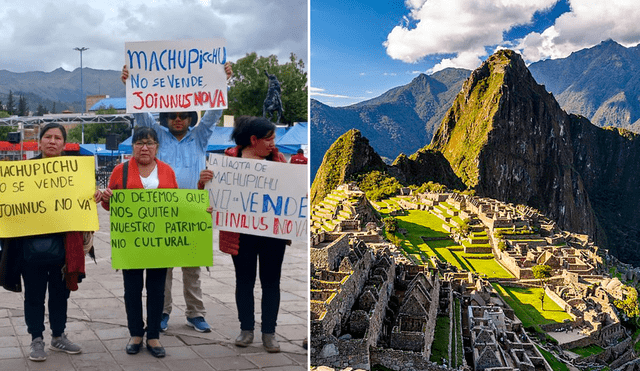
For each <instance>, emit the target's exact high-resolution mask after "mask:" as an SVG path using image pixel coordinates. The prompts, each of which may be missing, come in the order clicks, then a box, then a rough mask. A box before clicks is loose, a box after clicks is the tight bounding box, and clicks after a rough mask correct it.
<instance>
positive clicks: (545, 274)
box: [531, 264, 552, 287]
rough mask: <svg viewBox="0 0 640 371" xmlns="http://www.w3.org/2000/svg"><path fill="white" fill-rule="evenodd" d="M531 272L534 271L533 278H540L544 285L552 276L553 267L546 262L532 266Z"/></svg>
mask: <svg viewBox="0 0 640 371" xmlns="http://www.w3.org/2000/svg"><path fill="white" fill-rule="evenodd" d="M531 272H533V278H535V279H537V280H540V284H541V285H542V286H543V287H544V286H546V284H547V282H549V278H551V272H552V269H551V267H550V266H548V265H546V264H541V265H536V266H535V267H533V268H531Z"/></svg>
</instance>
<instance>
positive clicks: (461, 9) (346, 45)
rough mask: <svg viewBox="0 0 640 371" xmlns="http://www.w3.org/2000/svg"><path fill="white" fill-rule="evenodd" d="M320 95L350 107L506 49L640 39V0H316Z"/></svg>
mask: <svg viewBox="0 0 640 371" xmlns="http://www.w3.org/2000/svg"><path fill="white" fill-rule="evenodd" d="M310 15H311V19H310V22H311V23H310V25H311V26H310V27H311V32H310V40H311V45H310V51H311V53H310V66H309V67H310V76H311V85H310V93H311V98H314V99H317V100H319V101H321V102H323V103H325V104H328V105H330V106H345V105H350V104H353V103H357V102H360V101H363V100H367V99H371V98H374V97H377V96H379V95H380V94H382V93H384V92H385V91H387V90H389V89H391V88H393V87H396V86H400V85H404V84H407V83H409V82H410V81H411V80H412V79H413V78H414V77H416V76H417V75H418V74H419V73H427V74H431V73H433V72H435V71H438V70H441V69H444V68H446V67H459V68H467V69H474V68H476V67H478V66H479V65H480V63H481V62H482V61H483V60H484V59H486V57H488V56H489V55H491V54H492V53H493V52H494V51H495V50H497V49H499V48H505V47H507V48H510V49H514V50H516V51H518V52H519V53H521V54H522V55H523V57H524V59H525V61H526V62H527V63H532V62H535V61H538V60H541V59H548V58H563V57H566V56H568V55H569V54H571V52H573V51H576V50H580V49H584V48H587V47H591V46H594V45H597V44H599V43H600V42H601V41H603V40H606V39H609V38H611V39H613V40H615V41H617V42H619V43H621V44H622V45H625V46H635V45H637V44H638V43H640V27H637V25H638V24H640V7H638V6H637V4H636V0H611V1H607V2H601V1H597V2H594V1H592V0H500V1H498V0H428V1H427V0H406V1H399V0H390V1H364V0H341V1H337V0H311V5H310Z"/></svg>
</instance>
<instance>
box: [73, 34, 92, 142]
mask: <svg viewBox="0 0 640 371" xmlns="http://www.w3.org/2000/svg"><path fill="white" fill-rule="evenodd" d="M88 49H89V48H85V47H84V46H83V47H81V48H73V50H77V51H79V52H80V100H81V102H82V113H81V114H82V115H84V112H85V111H86V108H85V99H84V92H83V91H82V52H83V51H85V50H88ZM82 144H84V122H82Z"/></svg>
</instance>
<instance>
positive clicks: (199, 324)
mask: <svg viewBox="0 0 640 371" xmlns="http://www.w3.org/2000/svg"><path fill="white" fill-rule="evenodd" d="M187 326H189V327H193V328H194V329H195V330H196V331H198V332H211V327H209V324H208V323H207V321H205V319H204V317H194V318H187Z"/></svg>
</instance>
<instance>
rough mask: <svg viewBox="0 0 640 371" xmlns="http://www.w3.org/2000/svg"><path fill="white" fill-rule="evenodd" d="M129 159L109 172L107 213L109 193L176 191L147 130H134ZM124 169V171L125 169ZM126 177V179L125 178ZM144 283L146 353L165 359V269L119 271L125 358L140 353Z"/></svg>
mask: <svg viewBox="0 0 640 371" xmlns="http://www.w3.org/2000/svg"><path fill="white" fill-rule="evenodd" d="M131 142H132V143H133V158H132V159H131V160H130V161H128V162H125V163H122V164H120V165H118V166H116V167H115V169H113V172H112V173H111V178H110V179H109V187H108V188H107V189H105V190H104V192H103V194H102V207H104V208H105V209H106V210H109V200H110V198H111V196H112V195H113V191H112V190H113V189H127V188H128V189H166V188H178V182H177V181H176V175H175V173H174V172H173V169H171V167H170V166H169V165H167V164H166V163H164V162H162V161H160V160H158V159H156V154H157V153H158V135H157V133H156V131H155V130H153V129H152V128H149V127H140V126H139V127H136V129H135V131H134V132H133V137H132V138H131ZM125 166H126V168H125ZM125 174H126V175H125ZM145 271H146V275H147V280H146V288H147V328H146V332H147V349H148V350H149V352H151V354H152V355H153V356H154V357H157V358H160V357H164V356H165V350H164V348H163V347H162V345H160V341H159V339H160V320H161V318H162V307H163V305H164V284H165V279H166V277H167V268H153V269H123V270H122V278H123V280H124V305H125V308H126V311H127V326H128V327H129V334H130V335H131V339H130V340H129V343H128V344H127V346H126V348H125V350H126V352H127V353H128V354H136V353H138V352H140V348H141V347H142V337H143V336H144V333H145V328H144V321H143V319H142V287H143V273H144V272H145Z"/></svg>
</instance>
